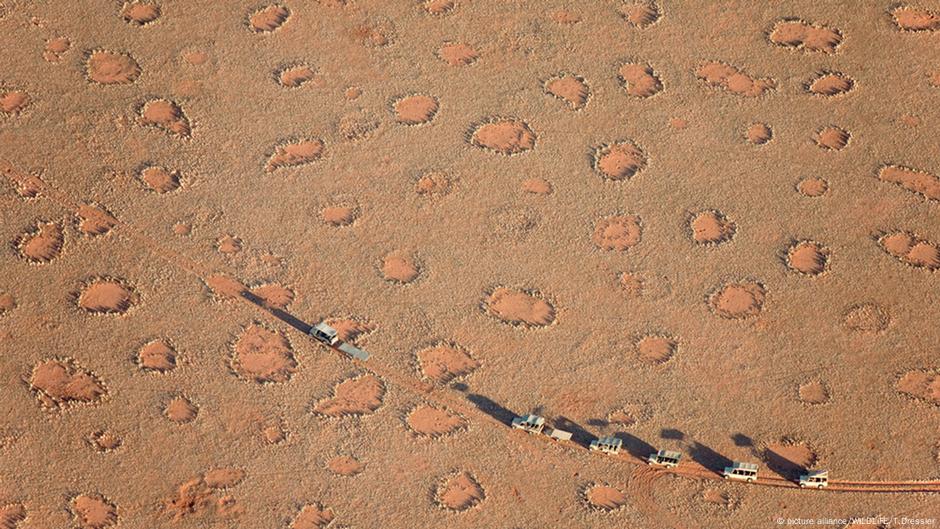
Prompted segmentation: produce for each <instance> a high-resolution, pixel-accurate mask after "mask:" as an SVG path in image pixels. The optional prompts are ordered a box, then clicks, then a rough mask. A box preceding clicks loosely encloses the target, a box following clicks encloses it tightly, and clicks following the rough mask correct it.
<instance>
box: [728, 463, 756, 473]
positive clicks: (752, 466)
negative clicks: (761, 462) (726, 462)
mask: <svg viewBox="0 0 940 529" xmlns="http://www.w3.org/2000/svg"><path fill="white" fill-rule="evenodd" d="M731 466H732V468H740V469H742V470H755V471H756V470H757V464H755V463H745V462H744V461H735V462H734V464H733V465H731Z"/></svg>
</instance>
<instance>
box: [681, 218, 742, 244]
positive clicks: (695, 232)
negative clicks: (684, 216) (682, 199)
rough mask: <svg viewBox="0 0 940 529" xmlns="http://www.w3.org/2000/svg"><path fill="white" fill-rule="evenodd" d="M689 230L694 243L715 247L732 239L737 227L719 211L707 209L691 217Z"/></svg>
mask: <svg viewBox="0 0 940 529" xmlns="http://www.w3.org/2000/svg"><path fill="white" fill-rule="evenodd" d="M689 229H690V230H691V232H692V240H693V241H695V242H696V243H698V244H704V245H717V244H721V243H725V242H728V241H730V240H731V239H733V238H734V235H735V233H737V230H738V227H737V224H735V223H734V222H733V221H732V220H730V219H728V217H726V216H725V214H724V213H722V212H721V211H718V210H715V209H708V210H704V211H700V212H698V213H695V214H694V215H692V216H691V218H690V219H689Z"/></svg>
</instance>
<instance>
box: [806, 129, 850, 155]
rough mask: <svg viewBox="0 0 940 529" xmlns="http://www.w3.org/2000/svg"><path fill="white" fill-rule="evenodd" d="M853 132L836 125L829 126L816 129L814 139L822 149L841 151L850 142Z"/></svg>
mask: <svg viewBox="0 0 940 529" xmlns="http://www.w3.org/2000/svg"><path fill="white" fill-rule="evenodd" d="M851 137H852V136H851V134H849V132H848V131H847V130H845V129H842V128H839V127H836V126H832V125H830V126H827V127H823V128H821V129H819V130H818V131H816V134H815V135H814V136H813V141H814V142H816V145H818V146H819V147H820V148H821V149H824V150H827V151H840V150H842V149H844V148H845V146H846V145H848V144H849V139H850V138H851Z"/></svg>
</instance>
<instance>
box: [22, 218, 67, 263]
mask: <svg viewBox="0 0 940 529" xmlns="http://www.w3.org/2000/svg"><path fill="white" fill-rule="evenodd" d="M14 242H15V244H16V249H17V251H18V252H19V254H20V256H21V257H23V258H25V259H26V260H27V261H30V262H31V263H36V264H43V263H48V262H49V261H52V260H53V259H55V258H56V257H58V256H59V254H60V253H61V252H62V246H63V245H64V244H65V234H64V233H63V231H62V226H60V225H59V224H57V223H55V222H40V223H39V224H37V225H36V228H35V229H34V230H30V231H27V232H26V233H23V234H22V235H20V236H19V237H17V239H16V240H15V241H14Z"/></svg>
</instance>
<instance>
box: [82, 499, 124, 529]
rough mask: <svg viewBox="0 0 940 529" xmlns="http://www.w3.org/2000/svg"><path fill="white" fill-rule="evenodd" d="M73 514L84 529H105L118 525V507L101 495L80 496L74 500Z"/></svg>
mask: <svg viewBox="0 0 940 529" xmlns="http://www.w3.org/2000/svg"><path fill="white" fill-rule="evenodd" d="M72 514H73V515H74V516H75V523H76V525H78V527H81V528H82V529H103V528H105V527H112V526H114V525H117V521H118V512H117V507H115V506H114V504H113V503H111V502H110V501H108V499H107V498H105V497H103V496H100V495H91V496H90V495H86V494H79V495H78V496H75V497H74V498H72Z"/></svg>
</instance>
